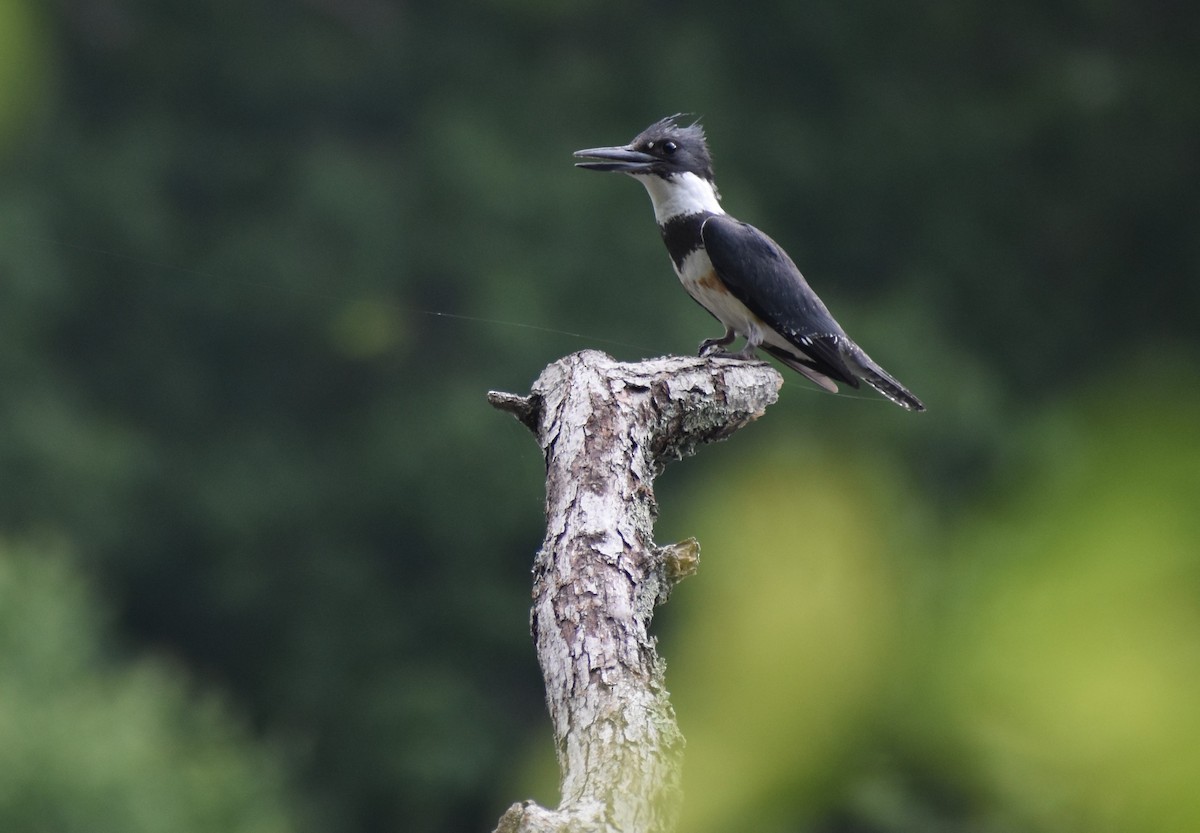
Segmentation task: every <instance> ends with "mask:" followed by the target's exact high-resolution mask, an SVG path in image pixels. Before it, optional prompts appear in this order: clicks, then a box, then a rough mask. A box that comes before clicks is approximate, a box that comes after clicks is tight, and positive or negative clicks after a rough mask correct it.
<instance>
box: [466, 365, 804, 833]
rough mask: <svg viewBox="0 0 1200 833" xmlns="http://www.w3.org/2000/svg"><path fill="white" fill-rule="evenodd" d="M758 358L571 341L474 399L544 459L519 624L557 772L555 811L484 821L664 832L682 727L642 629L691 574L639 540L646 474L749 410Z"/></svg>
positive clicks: (760, 404)
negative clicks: (529, 435)
mask: <svg viewBox="0 0 1200 833" xmlns="http://www.w3.org/2000/svg"><path fill="white" fill-rule="evenodd" d="M781 384H782V379H781V378H780V376H779V374H778V373H777V372H776V371H775V370H773V369H772V368H771V367H770V366H768V365H766V364H763V363H759V362H746V361H738V360H733V359H699V358H681V357H672V358H662V359H653V360H649V361H643V362H638V363H634V364H629V363H622V362H617V361H615V360H614V359H612V357H610V356H607V355H605V354H604V353H600V352H598V351H595V350H585V351H583V352H581V353H575V354H573V355H571V356H567V357H566V358H564V359H560V360H559V361H557V362H555V363H554V364H552V365H550V366H549V367H547V368H546V369H545V370H544V371H543V372H542V374H541V376H539V377H538V379H537V381H536V382H535V383H534V385H533V389H532V392H531V393H530V395H529V396H517V395H515V394H509V393H497V392H492V393H489V394H488V400H489V401H490V402H491V403H492V405H494V406H495V407H497V408H500V409H502V410H505V411H508V412H510V413H512V414H513V415H515V416H516V417H517V419H519V420H520V421H521V422H522V423H524V424H525V425H526V426H527V427H528V428H529V429H530V430H531V431H533V433H534V434H535V436H536V437H537V440H538V443H539V444H540V445H541V447H542V452H543V454H544V455H545V459H546V538H545V541H544V542H543V544H542V548H541V550H540V551H539V552H538V553H537V557H536V559H535V561H534V570H533V574H534V582H533V600H534V601H533V609H532V612H531V616H530V625H531V630H532V632H533V638H534V642H535V644H536V648H537V655H538V661H539V663H540V664H541V668H542V674H543V676H544V678H545V682H546V704H547V706H548V708H549V711H550V717H551V720H552V721H553V725H554V738H555V744H556V749H557V753H558V763H559V768H560V770H561V795H562V799H561V803H560V804H559V806H558V808H557V809H554V810H551V809H547V808H544V807H540V806H538V805H537V804H535V803H534V802H532V801H526V802H523V803H518V804H514V805H513V806H512V807H510V808H509V809H508V811H507V812H505V813H504V815H503V817H501V819H500V823H499V825H498V827H497V828H496V833H550V831H555V832H556V833H566V831H570V833H616V832H617V831H620V833H669V831H672V830H674V829H675V825H676V820H677V818H678V815H679V807H680V802H681V794H680V787H679V784H680V764H681V758H682V750H683V736H682V735H681V734H680V732H679V727H678V725H677V724H676V721H675V712H674V710H673V709H672V708H671V703H670V700H669V697H668V692H667V690H666V687H665V685H664V681H663V662H662V660H661V659H660V658H659V656H658V654H657V652H656V651H655V648H654V644H655V640H654V638H653V637H652V636H650V634H649V627H650V620H651V618H652V617H653V614H654V608H655V606H656V605H658V604H661V603H662V602H664V601H666V599H667V597H668V595H669V594H670V591H671V587H672V586H673V585H674V584H675V583H676V582H677V581H679V580H680V579H682V578H684V577H685V576H688V575H690V574H691V573H693V572H694V571H695V570H696V567H697V564H698V562H699V551H700V548H699V544H697V543H696V541H695V539H689V540H688V541H685V542H682V543H680V544H675V545H671V546H667V547H658V546H656V545H655V544H654V539H653V524H654V519H655V517H656V515H657V506H656V504H655V500H654V490H653V482H654V478H655V477H656V476H657V475H658V474H659V473H660V472H661V471H662V469H663V467H664V466H665V465H666V464H667V463H668V462H670V461H671V460H677V459H681V458H683V457H686V456H688V455H690V454H694V453H695V451H696V449H697V448H698V447H699V446H700V445H702V444H703V443H708V442H714V441H716V440H723V439H725V438H726V437H728V436H729V435H731V434H732V433H733V432H734V431H736V430H737V429H738V428H741V427H742V426H743V425H746V424H747V423H749V422H751V421H753V420H754V419H756V418H757V417H758V416H759V415H761V414H762V412H763V411H764V409H766V407H767V406H768V405H770V404H771V403H773V402H774V401H775V399H776V397H777V396H778V391H779V387H780V385H781Z"/></svg>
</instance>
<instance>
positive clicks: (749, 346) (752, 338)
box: [730, 328, 763, 361]
mask: <svg viewBox="0 0 1200 833" xmlns="http://www.w3.org/2000/svg"><path fill="white" fill-rule="evenodd" d="M762 340H763V337H762V333H760V332H759V331H758V330H757V329H755V328H751V330H750V332H749V333H748V334H747V335H746V346H745V347H743V348H742V349H741V350H739V351H738V352H736V353H732V354H730V355H731V356H732V357H733V358H735V359H743V360H745V361H753V360H755V359H757V358H758V346H759V345H760V344H762Z"/></svg>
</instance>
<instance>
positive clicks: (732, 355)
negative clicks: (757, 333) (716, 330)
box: [700, 344, 759, 362]
mask: <svg viewBox="0 0 1200 833" xmlns="http://www.w3.org/2000/svg"><path fill="white" fill-rule="evenodd" d="M700 356H701V357H702V358H706V359H737V360H738V361H742V362H753V361H759V358H758V348H757V347H746V348H745V349H742V350H726V349H725V348H724V347H722V346H720V345H718V344H712V345H709V346H708V347H706V348H703V349H701V351H700Z"/></svg>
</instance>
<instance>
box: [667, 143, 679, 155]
mask: <svg viewBox="0 0 1200 833" xmlns="http://www.w3.org/2000/svg"><path fill="white" fill-rule="evenodd" d="M663 150H665V151H666V152H667V153H674V152H675V151H677V150H679V145H677V144H675V143H674V142H671V141H666V142H663Z"/></svg>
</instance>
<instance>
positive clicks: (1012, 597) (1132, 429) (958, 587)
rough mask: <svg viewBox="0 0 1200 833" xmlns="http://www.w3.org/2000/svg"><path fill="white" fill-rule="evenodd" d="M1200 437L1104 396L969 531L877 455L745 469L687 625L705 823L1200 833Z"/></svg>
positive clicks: (696, 784) (800, 453)
mask: <svg viewBox="0 0 1200 833" xmlns="http://www.w3.org/2000/svg"><path fill="white" fill-rule="evenodd" d="M1129 373H1130V374H1131V375H1135V376H1141V377H1142V378H1150V379H1152V378H1154V376H1153V374H1152V373H1149V372H1142V371H1140V368H1139V367H1138V366H1137V365H1133V366H1131V367H1130V368H1129ZM1197 424H1200V399H1197V397H1196V396H1195V394H1194V392H1191V393H1189V394H1188V396H1187V397H1186V398H1184V399H1179V398H1174V399H1170V398H1167V397H1165V396H1160V397H1154V398H1151V399H1150V400H1148V401H1147V400H1143V401H1140V402H1123V403H1120V404H1117V405H1115V406H1114V405H1113V403H1112V400H1111V396H1110V392H1109V391H1108V390H1107V389H1105V390H1103V391H1102V392H1101V393H1099V394H1097V395H1094V396H1085V397H1083V399H1082V401H1081V402H1079V403H1078V404H1076V405H1073V406H1071V407H1059V408H1056V409H1054V411H1053V412H1051V413H1048V414H1046V415H1044V416H1042V417H1039V418H1038V419H1037V420H1035V421H1034V422H1033V423H1031V424H1030V425H1028V426H1023V427H1021V429H1020V432H1021V436H1023V437H1024V438H1026V441H1027V443H1028V444H1029V447H1028V448H1027V457H1026V459H1024V460H1023V461H1021V462H1020V463H1018V464H1016V465H1015V466H1014V469H1016V470H1019V471H1015V472H1014V482H1013V485H1012V488H1010V489H1006V490H1004V497H1003V498H1002V499H997V500H994V501H989V502H986V503H985V504H983V505H981V506H980V507H978V508H977V510H976V511H975V512H973V513H971V514H969V515H966V516H963V517H961V518H960V519H958V520H957V521H955V522H954V523H951V524H948V525H941V524H935V523H933V522H932V521H933V519H932V518H930V517H929V516H928V515H927V513H926V512H925V511H923V510H922V508H921V506H920V504H919V502H918V501H916V500H915V499H914V496H913V495H912V494H911V493H906V492H905V491H904V490H903V489H902V487H901V485H900V481H899V480H898V479H897V478H896V476H895V472H894V470H892V468H891V467H887V466H881V465H880V463H879V461H878V460H874V461H869V460H866V459H864V458H863V456H862V454H861V453H855V452H851V453H849V454H847V453H841V454H839V455H837V456H836V457H833V456H825V457H822V456H820V455H816V454H814V453H813V452H811V451H804V450H799V449H795V448H792V447H790V446H789V444H788V443H787V442H786V441H783V442H779V441H776V442H773V443H772V444H771V448H770V452H769V454H768V455H763V456H762V457H760V458H758V459H748V460H744V461H743V462H742V463H740V464H739V465H737V466H732V467H730V468H731V469H732V471H726V472H725V477H726V480H725V482H724V483H723V484H722V485H723V487H724V488H723V489H721V490H720V491H717V490H715V489H714V490H712V491H711V492H709V496H708V497H698V498H697V499H696V500H695V501H694V512H695V516H694V517H692V518H691V519H690V520H689V523H688V525H687V528H688V529H690V530H692V531H695V532H697V533H698V534H699V536H700V538H701V540H702V542H703V544H704V547H705V550H704V556H703V557H704V563H703V567H702V569H701V571H700V574H699V576H698V577H697V578H696V579H692V580H690V581H689V585H685V586H684V588H681V589H680V591H679V592H678V593H677V594H676V598H675V599H673V601H672V609H671V611H670V613H669V614H667V615H669V616H671V617H676V616H677V617H679V618H678V621H675V622H674V623H673V624H674V628H673V630H672V637H671V639H670V640H668V642H667V644H665V646H664V653H665V654H666V655H667V656H668V657H669V658H671V668H670V674H669V680H670V682H671V687H672V690H673V691H674V692H675V698H674V699H675V702H676V704H677V708H678V711H679V717H680V721H681V724H682V727H683V729H684V733H685V735H686V736H687V738H688V761H687V768H686V773H685V788H686V791H687V795H688V801H687V803H686V809H685V812H686V814H687V816H688V819H687V820H686V821H685V825H686V826H687V827H688V828H689V829H693V830H701V831H704V830H728V829H732V828H734V827H738V828H746V829H755V830H777V829H778V830H791V829H797V827H796V825H797V824H798V823H802V822H805V821H807V822H808V823H814V822H815V821H816V820H819V819H822V818H825V819H829V818H835V819H840V820H842V821H843V822H844V823H846V824H848V825H851V826H852V827H853V829H869V830H881V831H914V832H915V831H939V830H945V831H950V830H964V829H969V830H977V829H978V830H1031V831H1080V833H1083V832H1084V831H1125V830H1144V831H1163V832H1164V833H1166V831H1177V830H1191V829H1195V828H1196V827H1197V826H1198V825H1200V802H1198V801H1197V799H1196V794H1195V789H1194V785H1195V783H1196V779H1197V778H1198V777H1200V754H1198V752H1197V750H1200V720H1198V719H1197V713H1196V709H1195V703H1196V698H1197V697H1198V696H1200V662H1198V660H1200V655H1198V654H1197V648H1196V646H1197V645H1198V644H1200V616H1197V607H1196V586H1197V585H1196V578H1197V566H1198V565H1197V561H1196V554H1197V552H1200V523H1198V521H1197V517H1196V513H1195V496H1196V495H1197V494H1200V448H1198V447H1197V446H1196V444H1195V442H1194V441H1193V440H1194V437H1195V430H1196V429H1195V426H1196V425H1197ZM776 440H778V438H776ZM699 488H700V490H701V491H702V492H703V491H704V484H700V486H699ZM725 512H729V513H731V516H732V517H736V518H738V523H737V524H731V523H729V522H728V520H727V518H728V517H729V516H727V515H726V514H725ZM691 582H695V583H694V584H692V583H691ZM798 820H799V821H798ZM803 829H807V828H803ZM815 829H823V828H821V827H820V826H819V825H818V826H817V827H816V828H815Z"/></svg>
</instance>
